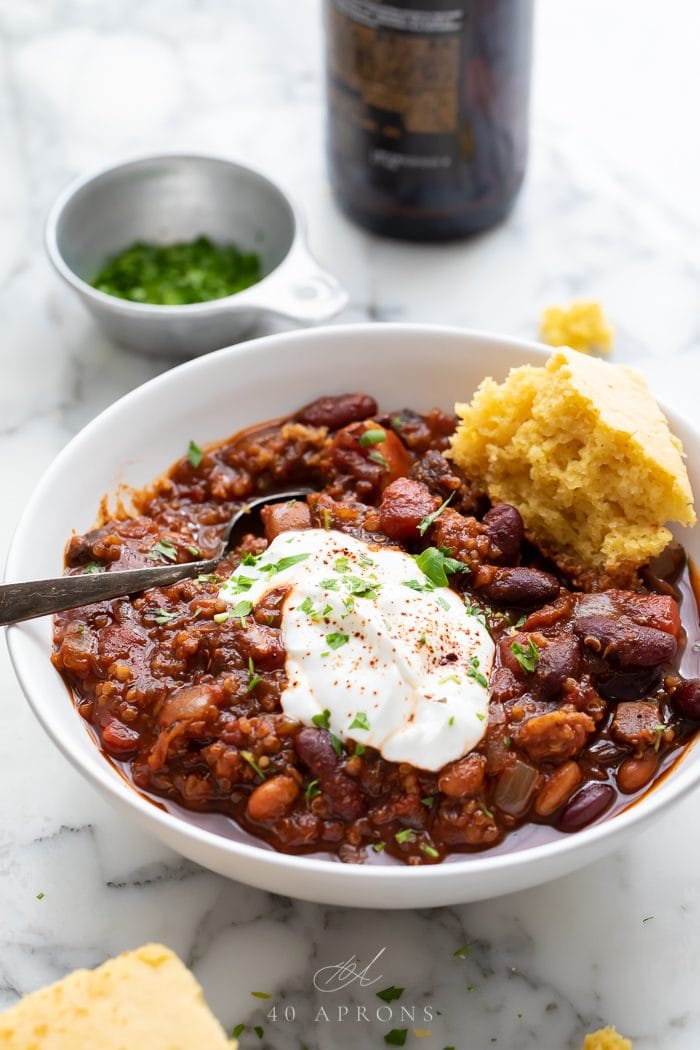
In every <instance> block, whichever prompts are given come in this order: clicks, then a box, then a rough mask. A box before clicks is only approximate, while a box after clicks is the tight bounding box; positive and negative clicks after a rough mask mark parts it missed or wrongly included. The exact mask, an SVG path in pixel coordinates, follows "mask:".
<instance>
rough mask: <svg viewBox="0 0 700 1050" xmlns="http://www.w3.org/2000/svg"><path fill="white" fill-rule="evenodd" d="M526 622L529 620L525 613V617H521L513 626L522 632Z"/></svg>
mask: <svg viewBox="0 0 700 1050" xmlns="http://www.w3.org/2000/svg"><path fill="white" fill-rule="evenodd" d="M526 620H527V615H526V614H525V613H523V615H522V616H519V617H518V619H517V620H516V621H515V623H514V624H513V627H516V628H517V629H518V630H520V628H521V627H522V626H523V624H524V623H525V621H526Z"/></svg>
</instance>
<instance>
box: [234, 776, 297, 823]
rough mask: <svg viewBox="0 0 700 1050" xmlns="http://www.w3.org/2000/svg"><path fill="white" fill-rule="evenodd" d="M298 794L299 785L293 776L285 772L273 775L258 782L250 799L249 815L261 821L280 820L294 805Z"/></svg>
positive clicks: (252, 818) (248, 805)
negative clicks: (260, 782)
mask: <svg viewBox="0 0 700 1050" xmlns="http://www.w3.org/2000/svg"><path fill="white" fill-rule="evenodd" d="M298 795H299V785H298V784H297V782H296V780H294V779H293V778H292V777H287V776H284V775H283V774H282V775H280V776H276V777H272V778H271V779H270V780H265V781H264V782H263V783H262V784H258V786H257V787H256V788H255V790H254V791H253V793H252V795H251V796H250V798H249V799H248V804H247V806H246V810H247V812H248V816H249V817H250V818H251V820H257V821H260V822H261V823H264V822H265V821H268V820H278V819H279V818H280V817H281V816H283V814H285V813H286V812H287V810H288V809H289V808H290V806H292V805H293V803H294V802H295V801H296V799H297V797H298Z"/></svg>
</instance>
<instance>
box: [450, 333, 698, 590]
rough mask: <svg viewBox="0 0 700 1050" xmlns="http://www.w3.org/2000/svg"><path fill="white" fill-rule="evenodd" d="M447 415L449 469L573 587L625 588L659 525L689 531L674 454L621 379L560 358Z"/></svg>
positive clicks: (597, 365) (491, 385)
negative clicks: (501, 507)
mask: <svg viewBox="0 0 700 1050" xmlns="http://www.w3.org/2000/svg"><path fill="white" fill-rule="evenodd" d="M455 408H456V411H457V413H458V415H459V416H460V417H461V422H460V424H459V426H458V428H457V431H456V433H455V435H454V437H453V439H452V451H451V455H452V457H453V458H454V460H455V462H456V463H457V464H458V465H459V466H460V467H462V468H463V469H464V470H465V471H466V473H467V474H468V476H469V477H471V478H473V479H474V480H476V481H478V482H479V483H480V484H482V485H483V487H484V488H485V490H486V491H487V492H488V494H489V496H490V497H491V499H492V500H493V501H494V502H499V501H503V502H505V503H511V504H513V505H514V506H515V507H517V508H518V510H519V511H520V513H521V515H522V518H523V521H524V523H525V530H526V534H527V535H528V537H529V538H530V539H531V540H532V541H533V542H534V543H536V544H537V546H538V547H539V548H540V549H541V550H542V551H543V552H544V553H545V554H548V555H549V556H550V557H552V558H553V559H554V560H555V561H556V562H557V563H558V564H559V566H560V567H561V568H562V569H563V570H564V571H566V572H567V573H569V574H570V575H571V576H572V577H573V578H574V580H575V581H576V582H578V583H579V584H580V585H581V586H584V587H591V586H597V585H600V584H601V583H603V582H604V583H618V584H624V583H629V582H630V581H631V580H633V579H634V576H635V572H636V570H637V569H638V568H639V567H640V566H642V565H644V564H646V563H647V562H648V561H649V560H650V559H651V558H653V557H655V556H656V555H657V554H659V553H660V552H661V551H662V550H663V549H664V547H665V546H666V544H667V543H668V541H669V539H670V538H671V534H670V532H669V531H668V529H666V528H665V527H664V523H665V522H667V521H678V522H680V523H681V524H682V525H692V524H694V523H695V520H696V519H695V513H694V511H693V495H692V492H691V489H690V482H689V480H688V475H687V473H686V470H685V466H684V464H683V450H682V447H681V443H680V441H679V440H678V439H677V438H676V437H674V436H673V435H672V434H671V432H670V431H669V429H668V424H667V422H666V419H665V418H664V416H663V415H662V413H661V411H660V409H659V407H658V405H657V404H656V402H655V401H654V400H653V398H652V397H651V395H650V394H649V391H648V389H647V386H646V383H645V381H644V379H643V378H642V377H641V376H640V375H638V374H637V373H636V372H635V371H634V370H633V369H630V368H626V367H624V366H622V365H610V364H606V363H605V362H603V361H600V360H598V359H597V358H589V357H586V356H584V355H583V354H579V353H576V351H574V350H570V349H568V348H566V347H565V348H562V349H560V350H558V351H556V352H555V353H554V354H552V356H551V358H550V359H549V361H548V362H547V364H546V365H545V366H544V367H542V368H538V367H534V366H532V365H524V366H522V367H521V368H515V369H513V370H512V371H511V372H510V374H509V375H508V377H507V379H506V380H505V382H503V383H501V384H498V383H496V382H494V380H493V379H485V380H484V381H483V382H482V383H481V385H480V386H479V388H478V390H477V391H476V393H475V394H474V397H473V399H472V401H471V404H469V405H456V406H455ZM596 581H597V583H596Z"/></svg>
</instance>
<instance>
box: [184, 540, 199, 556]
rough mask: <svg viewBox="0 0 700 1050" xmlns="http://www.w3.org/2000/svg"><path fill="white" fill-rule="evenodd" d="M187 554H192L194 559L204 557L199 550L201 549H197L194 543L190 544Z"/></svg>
mask: <svg viewBox="0 0 700 1050" xmlns="http://www.w3.org/2000/svg"><path fill="white" fill-rule="evenodd" d="M187 553H188V554H191V555H192V557H193V558H201V557H202V551H201V550H200V549H199V547H195V545H194V543H190V545H189V546H188V547H187Z"/></svg>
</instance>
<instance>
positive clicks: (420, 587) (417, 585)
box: [403, 580, 435, 591]
mask: <svg viewBox="0 0 700 1050" xmlns="http://www.w3.org/2000/svg"><path fill="white" fill-rule="evenodd" d="M403 586H404V587H410V588H411V590H412V591H434V590H435V586H434V584H432V583H431V582H430V580H426V581H425V583H421V582H420V580H403Z"/></svg>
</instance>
